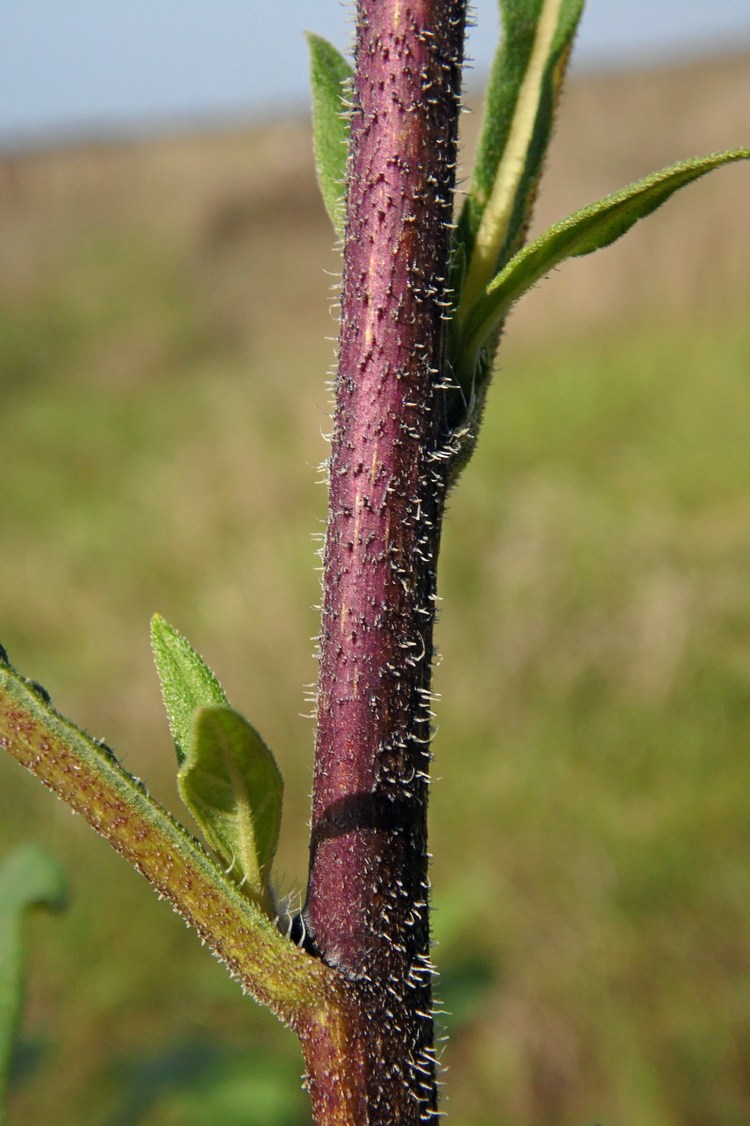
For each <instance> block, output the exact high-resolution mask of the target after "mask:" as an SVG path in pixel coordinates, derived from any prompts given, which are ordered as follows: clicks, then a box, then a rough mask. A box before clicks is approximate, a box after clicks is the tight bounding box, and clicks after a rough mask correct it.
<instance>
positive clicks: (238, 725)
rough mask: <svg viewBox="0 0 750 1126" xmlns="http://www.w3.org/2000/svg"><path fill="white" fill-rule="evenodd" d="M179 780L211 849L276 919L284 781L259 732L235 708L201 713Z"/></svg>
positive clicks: (257, 901) (188, 804) (199, 713)
mask: <svg viewBox="0 0 750 1126" xmlns="http://www.w3.org/2000/svg"><path fill="white" fill-rule="evenodd" d="M177 779H178V786H179V790H180V795H181V797H182V800H183V801H184V802H185V804H186V805H187V807H188V809H189V810H190V811H191V813H192V814H193V816H194V817H195V819H196V821H197V822H198V823H199V825H200V826H201V829H202V830H203V832H204V834H205V836H206V839H207V840H208V842H209V844H210V845H211V846H212V848H213V849H214V850H215V851H216V852H217V853H218V854H219V855H220V856H221V857H222V858H223V860H224V861H225V862H226V863H227V865H228V866H230V868H231V869H232V870H233V871H234V872H235V873H239V874H240V876H241V886H242V888H243V890H244V891H245V893H246V894H247V895H248V896H249V897H250V898H251V899H253V900H254V901H255V902H256V903H257V904H258V905H259V906H260V907H261V908H262V909H263V910H264V911H266V913H267V914H269V915H271V914H273V892H272V889H271V884H270V873H271V865H272V863H273V858H274V856H275V854H276V846H277V844H278V840H279V828H280V825H281V803H282V797H283V782H282V778H281V774H280V772H279V768H278V766H277V765H276V760H275V759H274V757H273V755H272V753H271V751H270V750H269V749H268V747H267V746H266V744H265V743H264V742H263V740H262V739H261V737H260V735H259V734H258V732H257V731H256V730H255V729H254V728H253V727H251V725H250V724H249V723H248V722H247V720H245V719H243V718H242V716H241V715H238V714H237V712H234V711H232V709H231V708H227V707H208V708H201V709H199V711H197V712H196V714H195V716H194V718H193V724H192V732H191V738H190V742H189V745H188V752H187V756H186V758H185V761H184V762H183V763H182V765H181V767H180V770H179V773H178V776H177Z"/></svg>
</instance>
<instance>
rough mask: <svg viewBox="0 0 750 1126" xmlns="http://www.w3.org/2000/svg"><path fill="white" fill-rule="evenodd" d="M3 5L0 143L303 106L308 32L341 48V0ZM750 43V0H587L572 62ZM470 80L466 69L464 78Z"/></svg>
mask: <svg viewBox="0 0 750 1126" xmlns="http://www.w3.org/2000/svg"><path fill="white" fill-rule="evenodd" d="M280 7H281V4H280V3H276V4H274V3H265V2H260V0H212V2H211V3H207V2H206V0H110V2H108V3H106V4H105V3H104V0H3V3H2V4H0V146H2V147H5V148H9V147H13V146H15V145H23V144H27V143H34V142H38V141H55V140H63V139H75V138H77V137H86V136H91V135H95V136H107V135H117V134H120V135H121V134H123V133H125V134H132V133H138V132H142V131H149V130H154V129H160V128H165V127H167V128H168V127H170V126H174V127H189V126H191V125H195V126H200V125H202V124H209V123H222V122H233V121H235V122H241V121H246V120H249V119H255V120H258V119H262V118H263V117H270V116H279V115H280V114H282V113H283V114H286V113H304V112H305V108H306V105H307V102H308V89H307V57H306V45H305V41H304V35H303V33H304V31H305V30H313V31H316V32H317V33H318V34H320V35H324V36H326V37H327V38H330V39H331V40H332V41H333V42H334V43H335V44H336V46H338V47H339V48H340V49H342V50H345V49H347V48H348V46H349V40H350V37H351V26H352V13H353V10H354V6H353V4H351V3H340V2H339V0H284V4H283V12H280V10H279V9H280ZM473 7H474V11H475V13H476V19H477V24H478V26H477V27H474V28H473V29H472V31H471V34H470V39H469V48H468V54H469V55H470V56H471V57H472V58H473V59H474V66H473V73H474V75H476V76H477V77H479V76H481V75H482V73H483V72H484V71H485V70H486V69H487V67H488V66H489V63H490V60H491V57H492V53H493V51H494V46H495V42H496V39H497V33H498V16H497V2H496V0H478V2H476V3H475V4H474V5H473ZM732 47H735V48H741V47H745V48H748V49H750V0H712V3H711V4H706V3H705V0H670V2H669V3H668V4H667V3H654V0H589V3H588V4H587V6H586V10H585V12H584V17H583V21H582V24H581V30H580V32H579V36H578V41H577V45H576V55H575V59H576V65H577V66H578V67H581V68H583V67H588V68H592V67H597V68H602V67H606V66H612V65H621V66H625V65H632V64H634V63H635V64H646V63H648V62H653V61H658V60H662V59H668V58H675V57H680V56H684V55H697V54H700V53H703V52H705V51H709V50H712V49H717V48H718V49H721V48H732ZM470 78H471V76H470Z"/></svg>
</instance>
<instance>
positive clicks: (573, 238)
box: [459, 148, 750, 372]
mask: <svg viewBox="0 0 750 1126" xmlns="http://www.w3.org/2000/svg"><path fill="white" fill-rule="evenodd" d="M748 158H750V149H746V148H745V149H731V150H729V151H727V152H720V153H713V154H711V155H710V156H704V157H697V158H695V159H694V160H687V161H684V162H682V163H680V164H674V165H672V166H671V167H669V168H664V169H662V170H661V171H660V172H655V173H653V174H652V175H651V176H647V177H646V178H645V179H643V180H639V181H638V182H637V183H635V184H631V185H630V186H629V187H626V188H623V189H622V190H621V191H619V192H616V193H614V194H613V195H610V196H607V198H606V199H602V200H599V202H598V203H592V204H590V205H589V206H588V207H584V208H582V210H580V211H576V212H575V214H573V215H569V216H568V218H567V219H563V220H562V221H561V222H560V223H556V224H555V226H553V227H550V228H549V229H548V230H546V231H545V232H544V234H542V235H540V236H539V238H537V239H536V240H535V241H534V242H532V243H531V244H530V245H529V246H527V247H525V249H524V250H522V251H520V252H519V253H518V254H516V255H515V257H514V258H512V259H511V260H510V262H509V263H508V264H507V266H506V267H505V268H504V269H503V270H501V271H500V273H499V274H498V275H497V277H496V278H495V279H494V280H493V281H492V282H491V283H490V285H489V286H488V287H487V290H486V292H485V294H484V296H483V297H482V299H481V300H480V301H479V302H477V304H476V306H475V308H474V310H473V311H472V314H471V316H470V317H469V319H468V321H467V323H466V326H465V329H464V331H463V333H462V336H461V342H460V344H459V352H460V361H459V362H460V364H461V367H462V369H463V371H465V372H469V371H471V370H472V369H473V367H474V366H475V364H476V360H477V357H478V355H479V352H480V349H481V347H482V345H483V344H484V343H485V342H486V341H487V340H488V339H489V338H490V337H491V336H492V334H493V332H494V331H495V330H496V328H497V326H498V325H499V324H500V323H501V322H502V321H503V319H504V318H505V316H506V315H507V313H508V310H509V309H510V307H511V306H512V305H513V304H514V302H516V301H517V300H518V298H519V297H521V296H522V295H523V294H524V293H525V292H526V291H527V290H528V289H530V288H531V287H532V286H533V285H534V284H535V283H536V282H538V281H539V280H540V278H542V277H544V275H545V274H548V273H549V272H550V271H551V270H553V269H554V268H555V267H556V266H559V265H560V263H561V262H564V261H565V260H566V259H567V258H575V257H580V256H581V255H584V254H591V253H592V251H594V250H599V249H601V248H603V247H605V246H609V245H610V243H613V242H615V240H616V239H618V238H620V236H621V235H624V234H625V232H626V231H628V230H630V228H631V227H632V226H633V224H634V223H636V222H637V221H638V220H639V219H643V218H645V216H647V215H650V214H651V212H652V211H655V210H656V209H657V208H658V207H660V206H661V204H662V203H664V202H665V201H666V200H667V199H669V197H670V196H671V195H672V194H673V193H674V192H676V191H678V189H679V188H683V187H685V185H686V184H690V183H692V181H693V180H697V179H698V178H699V177H700V176H705V175H706V173H707V172H711V171H712V170H713V169H714V168H719V167H720V166H721V165H723V164H730V163H731V162H733V161H737V160H747V159H748Z"/></svg>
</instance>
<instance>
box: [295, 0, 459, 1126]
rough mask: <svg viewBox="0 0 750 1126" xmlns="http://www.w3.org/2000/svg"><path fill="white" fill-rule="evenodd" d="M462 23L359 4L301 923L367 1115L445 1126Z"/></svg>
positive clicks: (416, 7)
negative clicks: (443, 982) (438, 1051)
mask: <svg viewBox="0 0 750 1126" xmlns="http://www.w3.org/2000/svg"><path fill="white" fill-rule="evenodd" d="M464 23H465V0H360V2H359V4H358V9H357V44H356V77H355V90H354V109H353V114H352V148H351V157H350V167H349V184H348V203H347V215H348V219H347V231H346V244H345V254H344V278H343V292H342V303H341V336H340V348H339V369H338V379H337V385H336V410H335V417H334V430H333V441H332V452H331V462H330V495H329V515H328V529H327V536H326V549H325V567H324V580H323V586H324V593H323V615H322V631H321V639H320V679H319V691H318V726H317V743H316V760H315V777H314V785H313V815H312V838H311V868H310V883H309V889H308V901H307V916H308V921H309V924H310V927H311V931H312V936H313V941H314V944H315V947H316V948H317V950H318V952H319V953H320V955H321V956H322V957H323V958H324V959H325V960H326V961H327V962H329V963H330V964H331V965H333V966H336V967H337V968H339V969H340V970H341V971H342V972H344V973H345V974H346V975H347V977H349V978H350V979H351V981H352V983H353V985H354V987H355V988H354V990H353V994H352V995H353V996H357V997H358V999H359V1003H358V1005H357V1008H358V1011H359V1016H358V1017H357V1018H356V1019H354V1020H353V1025H352V1027H355V1028H356V1029H357V1032H356V1034H354V1035H353V1038H352V1043H351V1044H350V1045H348V1048H347V1051H348V1052H349V1054H350V1059H351V1065H352V1069H353V1071H354V1072H356V1073H357V1075H358V1084H359V1087H360V1091H361V1092H362V1094H363V1096H364V1101H365V1104H366V1106H367V1108H368V1117H367V1119H366V1121H367V1122H368V1123H386V1122H389V1123H392V1122H399V1123H412V1122H414V1123H416V1122H420V1121H422V1122H424V1121H432V1120H433V1114H434V1111H435V1106H436V1095H435V1062H434V1051H433V1021H432V1012H431V1008H432V1000H431V984H430V983H431V974H432V969H431V965H430V961H429V922H428V902H427V901H428V890H427V889H428V881H427V860H428V852H427V831H426V807H427V783H428V772H429V760H430V754H429V738H430V707H429V705H430V675H431V660H432V628H433V620H434V604H435V566H436V561H437V554H438V548H439V542H440V525H441V518H442V511H443V499H444V493H445V479H444V472H443V469H442V466H443V464H444V463H443V461H442V460H441V458H440V449H441V443H442V442H443V441H444V440H445V434H444V430H443V422H442V418H441V411H440V409H438V403H439V402H440V400H439V399H438V396H439V394H440V392H439V391H437V390H436V384H437V383H440V381H441V380H440V373H441V371H442V370H443V366H444V363H443V361H444V337H445V331H444V329H445V319H444V318H445V313H446V303H447V301H448V298H449V295H448V294H447V278H448V267H449V252H450V223H451V218H452V198H453V188H454V175H455V159H456V133H457V121H458V96H459V89H460V73H461V61H462V57H463V34H464ZM354 1016H355V1014H353V1017H354ZM305 1047H306V1056H307V1063H308V1072H309V1077H310V1082H311V1087H312V1090H313V1096H314V1098H313V1101H314V1105H315V1092H316V1091H317V1092H318V1095H319V1102H318V1105H319V1106H320V1107H321V1108H323V1107H324V1106H325V1105H327V1103H328V1104H330V1101H331V1100H330V1094H331V1092H328V1094H327V1095H326V1077H325V1074H324V1071H325V1070H326V1066H324V1065H323V1063H322V1060H323V1057H325V1058H326V1059H328V1065H327V1066H328V1071H329V1073H330V1053H329V1049H328V1047H324V1046H323V1045H322V1044H321V1045H320V1049H321V1050H320V1057H321V1059H320V1061H318V1058H317V1055H316V1052H317V1049H316V1043H315V1037H314V1035H313V1036H312V1037H311V1038H310V1039H308V1041H307V1043H306V1046H305ZM326 1099H327V1102H326ZM321 1113H322V1110H321ZM316 1121H320V1122H322V1121H326V1122H328V1121H330V1119H329V1118H323V1117H320V1118H316ZM356 1121H359V1119H356Z"/></svg>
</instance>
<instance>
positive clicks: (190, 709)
mask: <svg viewBox="0 0 750 1126" xmlns="http://www.w3.org/2000/svg"><path fill="white" fill-rule="evenodd" d="M151 648H152V650H153V653H154V661H155V662H156V671H157V672H158V674H159V679H160V681H161V694H162V698H163V700H164V707H165V708H166V711H167V719H168V721H169V730H170V731H171V732H172V738H173V739H174V742H175V747H176V750H177V761H178V762H180V763H181V762H183V761H184V759H185V756H186V754H187V747H188V744H189V742H190V731H191V724H192V720H193V715H194V714H195V712H196V711H197V709H198V708H204V707H207V706H208V705H209V704H227V703H228V701H227V697H226V694H225V692H224V689H223V688H222V687H221V685H220V684H219V682H218V680H217V679H216V677H215V676H214V674H213V673H212V672H211V670H210V668H209V667H208V665H207V664H206V663H205V661H204V660H203V658H202V657H200V656H199V655H198V654H197V653H196V651H195V649H193V647H192V645H191V644H190V642H189V641H187V640H186V639H185V638H184V637H183V636H182V634H181V633H178V632H177V630H176V629H174V627H173V626H170V624H169V622H165V621H164V618H162V617H161V615H159V614H154V616H153V618H152V619H151Z"/></svg>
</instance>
